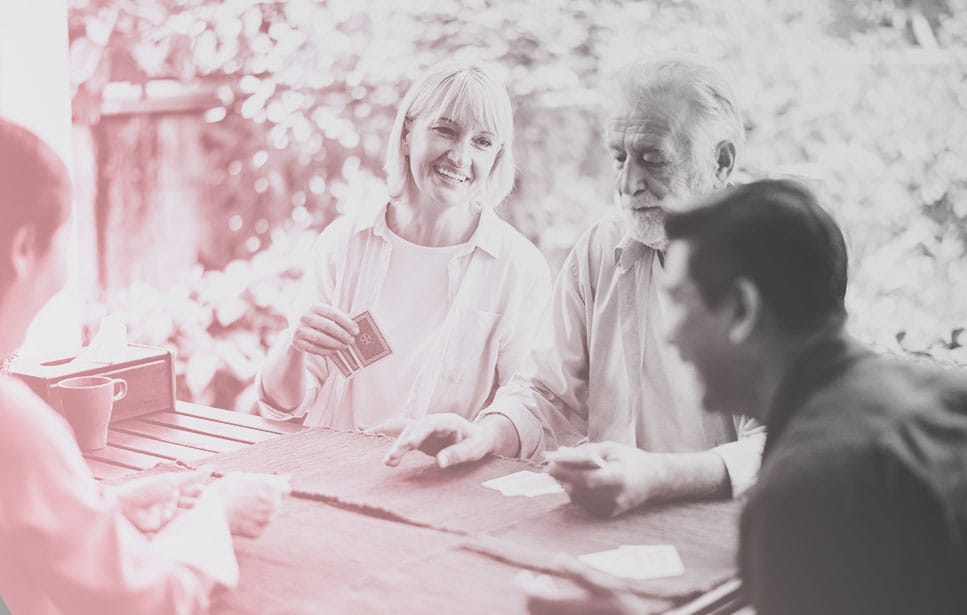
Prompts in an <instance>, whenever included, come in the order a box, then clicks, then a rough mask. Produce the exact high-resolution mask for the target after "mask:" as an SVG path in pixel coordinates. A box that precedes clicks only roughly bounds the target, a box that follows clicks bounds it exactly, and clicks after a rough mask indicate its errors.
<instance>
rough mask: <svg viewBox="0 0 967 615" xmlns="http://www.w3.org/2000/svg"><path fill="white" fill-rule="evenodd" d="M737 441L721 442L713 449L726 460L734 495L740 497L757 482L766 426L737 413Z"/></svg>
mask: <svg viewBox="0 0 967 615" xmlns="http://www.w3.org/2000/svg"><path fill="white" fill-rule="evenodd" d="M735 424H736V425H735V427H736V429H735V431H736V434H737V435H738V438H737V439H736V440H735V442H727V443H725V444H720V445H719V446H716V447H715V448H713V449H712V452H714V453H716V454H718V455H719V457H721V458H722V461H724V462H725V469H726V471H727V472H728V473H729V481H730V482H731V483H732V497H734V498H735V497H739V496H741V495H743V494H744V493H746V492H747V491H748V490H749V488H750V487H752V485H754V484H755V481H756V479H757V478H758V476H759V467H760V466H761V465H762V449H763V447H764V446H765V443H766V428H765V426H764V425H760V424H759V423H758V422H756V421H755V420H753V419H750V418H748V417H745V416H739V415H737V416H736V417H735Z"/></svg>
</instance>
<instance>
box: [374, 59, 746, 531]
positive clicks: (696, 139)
mask: <svg viewBox="0 0 967 615" xmlns="http://www.w3.org/2000/svg"><path fill="white" fill-rule="evenodd" d="M615 84H616V85H617V88H616V91H615V92H613V93H612V95H610V96H609V97H608V98H607V100H608V104H609V105H610V108H609V109H608V111H609V114H608V120H607V123H606V126H605V128H606V130H605V140H606V144H607V147H608V150H609V151H610V154H611V157H612V160H613V167H614V178H615V188H616V199H615V200H616V201H617V205H618V209H619V214H618V215H616V216H614V217H613V218H610V219H607V220H603V221H601V222H599V223H597V224H595V225H594V226H593V227H592V228H590V229H589V230H588V231H587V232H585V233H584V235H583V236H582V237H581V238H580V239H579V240H578V241H577V243H576V245H575V246H574V248H573V249H572V250H571V252H570V254H569V255H568V257H567V259H566V261H565V263H564V265H563V267H562V269H561V272H560V274H559V275H558V278H557V280H556V282H555V287H554V292H553V298H552V303H551V305H550V307H549V316H548V318H546V319H545V321H546V324H547V327H548V330H547V331H546V332H544V334H543V335H542V336H541V339H542V340H543V342H542V343H541V344H540V346H539V347H537V348H535V350H534V353H533V357H532V358H533V360H532V362H531V365H530V367H529V368H528V370H527V371H526V372H524V373H520V374H517V375H516V376H515V377H514V379H513V381H512V382H511V384H510V386H505V387H503V388H502V389H501V390H500V392H499V393H498V394H497V396H496V397H495V399H494V400H493V402H492V403H491V404H490V405H489V406H488V407H487V408H485V409H484V410H483V411H482V412H481V413H480V415H479V416H478V417H477V418H476V420H475V421H473V422H469V421H466V420H465V419H463V418H461V417H459V416H457V415H455V414H449V413H440V414H430V415H427V416H425V417H423V418H421V419H418V420H416V421H414V422H412V423H410V424H409V425H408V426H406V428H405V429H403V431H402V433H400V434H399V436H398V438H397V440H396V442H395V443H394V446H393V448H392V449H391V450H390V452H389V454H388V455H387V458H386V463H387V464H388V465H397V464H398V463H399V462H400V459H401V457H402V456H403V455H405V454H406V453H407V452H408V451H411V450H414V449H419V450H422V451H423V452H425V453H427V454H431V455H435V456H436V461H437V464H438V465H439V466H440V467H441V468H442V467H447V466H451V465H454V464H458V463H465V462H468V461H473V460H476V459H480V458H482V457H484V456H486V455H488V454H499V455H505V456H520V457H526V458H531V457H536V456H538V455H540V454H541V453H542V452H544V453H545V457H546V458H547V459H548V460H549V461H550V463H549V467H548V471H549V472H550V473H551V474H552V475H553V476H554V477H555V478H557V479H558V480H559V481H560V482H561V483H562V485H564V488H565V490H566V491H567V492H568V494H569V495H570V497H571V499H572V500H574V501H576V502H578V503H580V504H581V505H583V506H585V507H586V508H587V509H589V510H590V511H591V512H593V513H596V514H599V515H601V516H613V515H617V514H620V513H622V512H624V511H627V510H629V509H631V508H634V507H637V506H639V505H641V504H643V503H646V502H655V501H662V500H669V499H704V498H725V497H730V496H735V495H738V494H740V493H742V492H743V491H744V490H745V489H747V488H748V487H749V486H750V485H751V484H752V483H753V482H754V480H755V476H756V474H757V472H758V468H759V464H760V460H761V454H762V445H763V443H764V439H765V434H764V432H763V429H762V428H761V427H760V426H758V425H757V424H755V423H753V422H751V421H749V420H748V419H745V418H744V417H741V416H740V415H738V414H735V415H732V416H729V415H712V414H705V413H703V411H702V409H701V389H700V385H699V384H698V381H697V378H695V375H694V373H693V372H692V371H691V368H690V367H687V366H686V365H685V364H684V363H683V362H682V361H681V358H680V357H679V356H678V354H677V352H676V351H675V350H674V349H673V348H672V347H671V346H669V345H668V343H667V342H666V341H665V340H664V338H663V336H662V330H663V320H664V318H665V311H666V309H667V308H666V303H665V301H666V299H665V297H664V296H663V291H662V288H661V285H660V283H659V280H660V278H661V277H662V276H663V275H664V262H663V261H664V255H663V250H664V249H665V246H666V243H667V239H666V237H665V232H664V214H665V211H667V210H668V209H669V208H674V207H677V206H686V205H687V204H688V203H689V202H692V201H693V200H694V199H696V198H698V197H701V196H704V195H707V194H709V193H711V192H712V191H714V190H716V189H719V188H722V187H724V186H726V185H727V184H728V181H729V178H730V176H731V174H732V170H733V169H734V167H735V160H736V154H737V150H738V148H739V147H740V146H741V144H742V141H743V137H744V130H743V125H742V119H741V114H740V112H739V109H738V107H737V105H736V102H735V99H734V96H733V94H732V89H731V87H730V84H729V82H728V80H727V79H726V78H725V77H724V76H723V75H722V74H721V73H720V72H719V71H717V70H716V69H714V68H712V67H711V66H708V65H706V64H705V63H703V62H701V61H699V60H696V59H693V58H689V57H682V56H665V57H661V58H657V59H653V60H646V61H640V62H637V63H634V64H632V65H630V66H628V67H627V68H625V69H624V71H623V72H621V73H620V74H619V76H618V79H617V80H616V81H615ZM734 410H735V411H736V412H741V410H742V409H741V408H736V409H734ZM574 445H577V446H576V447H575V446H574ZM555 448H556V449H557V450H553V449H555Z"/></svg>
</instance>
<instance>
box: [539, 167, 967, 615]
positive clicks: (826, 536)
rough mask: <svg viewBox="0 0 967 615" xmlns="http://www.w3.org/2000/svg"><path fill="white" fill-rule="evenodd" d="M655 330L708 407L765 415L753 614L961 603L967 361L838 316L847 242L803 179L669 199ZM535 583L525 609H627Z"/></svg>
mask: <svg viewBox="0 0 967 615" xmlns="http://www.w3.org/2000/svg"><path fill="white" fill-rule="evenodd" d="M666 228H667V232H668V236H669V239H670V240H671V243H670V245H669V248H668V254H667V257H666V265H667V274H668V275H667V276H666V277H665V279H664V284H665V287H666V290H667V291H668V294H669V297H670V301H669V307H670V309H669V312H668V316H669V318H668V320H667V321H666V323H667V325H668V329H667V334H668V337H669V340H670V341H671V342H672V343H673V344H675V345H676V346H677V347H678V348H679V350H680V352H681V354H682V356H683V358H684V359H686V360H688V361H690V362H691V363H692V364H693V365H694V366H695V367H696V369H697V371H698V372H699V375H700V377H701V379H702V381H703V383H704V398H703V403H704V405H705V407H706V409H707V410H711V411H715V412H723V411H724V412H727V411H728V409H730V408H733V407H736V406H739V407H742V408H745V409H746V411H747V412H748V413H749V414H751V415H752V416H754V417H756V418H758V419H760V420H761V421H763V422H765V424H766V427H767V429H768V434H769V435H768V440H767V443H766V447H765V453H764V457H763V464H762V468H761V471H760V474H759V480H758V483H757V484H756V486H755V487H754V488H753V489H752V491H751V492H750V495H749V501H748V503H747V505H746V508H745V510H744V512H743V515H742V525H741V555H740V568H741V573H742V577H743V581H744V584H745V588H746V592H747V595H748V597H749V599H750V600H751V602H752V605H753V606H754V607H755V610H756V612H757V613H758V614H759V615H796V614H799V613H803V614H807V613H808V614H823V615H838V614H842V615H856V614H861V613H862V614H866V613H876V614H877V615H884V614H887V615H888V614H892V613H896V614H901V613H903V614H909V613H930V614H932V615H934V614H948V613H949V614H953V613H964V612H965V611H967V583H965V581H967V543H965V541H967V377H965V375H964V373H963V372H962V371H954V370H946V371H945V370H942V369H937V368H933V367H928V366H924V365H922V364H916V363H912V362H909V361H900V360H895V359H887V358H884V357H881V356H878V355H876V354H874V353H872V352H870V351H869V350H867V349H865V348H863V346H861V345H860V344H859V343H857V342H856V341H854V340H852V339H851V338H850V337H849V336H847V335H846V334H845V333H844V324H845V321H846V310H845V307H844V295H845V291H846V278H847V276H846V271H847V255H846V246H845V242H844V240H843V235H842V233H841V232H840V229H839V227H838V226H837V225H836V223H835V222H834V221H833V219H832V218H831V217H830V216H829V214H828V213H826V212H825V211H824V210H823V209H822V208H821V207H820V206H819V205H818V204H817V202H816V199H815V197H814V196H813V195H812V194H811V193H810V192H809V191H808V190H807V189H805V188H804V187H803V186H801V185H799V184H796V183H794V182H790V181H761V182H755V183H751V184H748V185H745V186H741V187H738V188H734V189H731V190H728V191H725V192H721V193H718V194H717V195H715V196H712V197H710V198H709V199H707V200H706V201H704V202H703V203H701V204H699V205H698V206H696V207H695V208H689V209H688V210H686V211H682V212H679V213H674V214H670V215H669V216H668V218H667V221H666ZM572 566H573V567H574V568H575V569H574V570H573V571H572V574H575V575H577V576H579V577H580V578H582V580H583V583H582V585H583V586H585V587H589V588H593V589H592V590H591V591H589V592H586V593H583V594H581V593H577V592H576V591H575V590H573V589H570V588H567V589H565V588H563V587H562V588H559V589H557V590H555V591H549V590H544V589H541V588H534V589H531V590H530V593H529V595H528V603H529V605H530V606H531V609H532V611H535V612H590V611H591V610H592V609H593V611H594V612H596V613H636V612H638V604H637V602H636V600H635V598H634V596H633V595H632V594H630V593H628V592H625V591H622V589H621V584H620V582H619V581H618V580H616V579H613V578H605V577H602V576H601V573H599V572H597V571H594V570H585V569H582V568H580V567H578V566H577V564H576V563H575V564H572Z"/></svg>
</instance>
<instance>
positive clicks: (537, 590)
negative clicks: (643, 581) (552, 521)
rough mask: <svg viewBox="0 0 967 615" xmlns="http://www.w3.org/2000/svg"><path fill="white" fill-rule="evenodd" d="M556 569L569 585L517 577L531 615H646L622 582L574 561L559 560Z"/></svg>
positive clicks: (525, 575)
mask: <svg viewBox="0 0 967 615" xmlns="http://www.w3.org/2000/svg"><path fill="white" fill-rule="evenodd" d="M556 568H557V569H558V572H560V573H561V574H562V575H563V576H564V577H565V578H566V579H568V580H570V581H572V583H570V584H567V583H562V582H561V581H559V580H557V579H555V578H554V577H551V576H548V575H535V574H533V573H530V572H526V571H525V572H522V573H521V574H519V575H518V576H517V583H518V585H519V586H520V587H521V589H523V590H524V596H525V597H526V598H527V610H528V611H529V612H530V613H531V614H532V615H544V614H547V615H552V614H553V615H559V614H560V615H568V614H571V613H573V614H574V615H584V614H591V615H632V614H637V613H644V612H646V609H645V607H644V605H643V604H642V603H641V601H640V600H639V599H638V598H637V597H636V596H635V595H634V594H632V593H631V592H629V591H628V590H627V589H626V588H625V585H624V582H623V581H622V580H621V579H618V578H616V577H612V576H610V575H607V574H605V573H603V572H600V571H598V570H595V569H594V568H591V567H590V566H587V565H586V564H583V563H582V562H580V561H578V560H576V559H574V558H567V559H564V558H562V559H559V560H558V562H557V565H556Z"/></svg>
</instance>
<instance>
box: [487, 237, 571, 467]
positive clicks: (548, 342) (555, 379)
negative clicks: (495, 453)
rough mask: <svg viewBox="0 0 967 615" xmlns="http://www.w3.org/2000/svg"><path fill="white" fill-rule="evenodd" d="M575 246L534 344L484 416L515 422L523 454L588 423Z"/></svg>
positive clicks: (539, 323) (531, 454)
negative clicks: (524, 360) (574, 427)
mask: <svg viewBox="0 0 967 615" xmlns="http://www.w3.org/2000/svg"><path fill="white" fill-rule="evenodd" d="M576 258H577V257H576V255H575V251H573V250H572V252H571V254H569V255H568V258H567V260H566V261H565V263H564V266H563V268H562V270H561V273H560V274H559V275H558V277H557V280H556V281H555V283H554V287H553V290H552V292H551V301H550V305H549V307H548V309H546V310H543V311H542V312H541V313H540V315H539V316H538V317H537V322H536V324H535V326H534V330H535V331H536V332H537V333H536V335H535V338H534V347H533V350H532V352H531V353H530V355H529V358H528V359H527V361H526V362H525V364H524V366H523V368H522V369H521V370H520V371H518V372H517V373H516V374H515V375H514V376H513V377H512V378H510V380H509V381H508V382H507V384H505V385H504V386H502V387H501V388H500V389H499V390H498V391H497V394H496V395H495V397H494V401H493V403H492V404H491V405H490V406H489V407H488V408H486V409H485V410H484V411H483V412H482V413H481V415H482V416H486V415H488V414H501V415H503V416H505V417H507V419H509V420H510V421H511V423H513V424H514V427H515V428H516V429H517V434H518V436H519V438H520V456H521V457H524V458H531V457H535V456H537V455H539V454H540V453H541V452H543V451H544V450H545V448H551V447H553V446H555V445H556V444H557V442H558V437H559V436H560V435H561V434H564V433H575V430H574V429H573V428H572V423H573V422H574V421H575V420H576V421H577V422H578V423H584V424H585V426H586V423H587V390H588V353H587V329H586V306H585V302H584V296H583V293H582V292H581V289H580V286H579V284H578V276H577V271H576V267H577V265H576V262H575V261H576Z"/></svg>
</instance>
